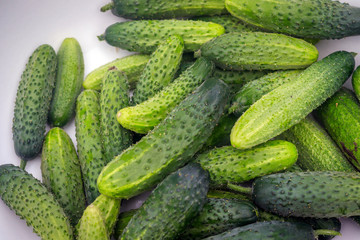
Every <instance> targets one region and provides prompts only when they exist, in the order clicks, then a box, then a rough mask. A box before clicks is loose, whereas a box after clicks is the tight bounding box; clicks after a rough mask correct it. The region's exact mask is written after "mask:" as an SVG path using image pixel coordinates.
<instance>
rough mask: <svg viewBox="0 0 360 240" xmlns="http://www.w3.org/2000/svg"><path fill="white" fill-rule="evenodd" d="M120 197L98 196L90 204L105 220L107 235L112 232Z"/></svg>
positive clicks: (118, 209) (118, 210)
mask: <svg viewBox="0 0 360 240" xmlns="http://www.w3.org/2000/svg"><path fill="white" fill-rule="evenodd" d="M120 203H121V200H120V199H115V198H110V197H107V196H105V195H100V196H98V197H97V198H96V199H95V201H94V202H93V203H92V205H94V206H96V207H97V208H98V209H99V210H100V213H101V216H102V218H103V219H104V220H105V226H106V229H107V232H108V233H109V235H111V234H112V232H113V229H114V226H115V224H116V220H117V218H118V216H119V212H120Z"/></svg>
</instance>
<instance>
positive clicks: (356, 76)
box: [351, 66, 360, 100]
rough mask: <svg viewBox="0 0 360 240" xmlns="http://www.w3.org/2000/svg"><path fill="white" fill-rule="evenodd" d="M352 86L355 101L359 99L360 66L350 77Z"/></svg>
mask: <svg viewBox="0 0 360 240" xmlns="http://www.w3.org/2000/svg"><path fill="white" fill-rule="evenodd" d="M351 83H352V86H353V89H354V92H355V94H356V97H357V99H358V100H359V99H360V66H359V67H357V68H356V70H355V71H354V73H353V76H352V81H351Z"/></svg>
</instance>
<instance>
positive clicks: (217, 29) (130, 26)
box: [102, 20, 225, 54]
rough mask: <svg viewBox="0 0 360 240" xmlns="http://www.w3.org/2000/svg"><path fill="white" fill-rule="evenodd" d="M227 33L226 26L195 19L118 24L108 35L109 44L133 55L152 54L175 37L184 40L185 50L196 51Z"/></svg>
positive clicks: (106, 32)
mask: <svg viewBox="0 0 360 240" xmlns="http://www.w3.org/2000/svg"><path fill="white" fill-rule="evenodd" d="M224 32H225V30H224V27H223V26H221V25H219V24H216V23H209V22H200V21H191V20H137V21H129V22H120V23H115V24H113V25H111V26H109V27H108V28H107V29H106V31H105V34H104V36H102V37H103V38H104V39H105V40H106V42H107V43H108V44H110V45H111V46H114V47H119V48H122V49H125V50H128V51H132V52H141V53H147V54H150V53H152V52H154V51H155V50H156V48H157V46H158V45H159V44H160V43H161V42H162V41H164V40H165V39H166V38H168V37H170V36H171V35H179V36H181V37H182V38H183V40H184V44H185V45H184V47H185V48H184V50H185V51H190V52H192V51H196V50H198V49H199V48H200V46H201V45H202V44H204V43H206V42H207V41H209V40H210V39H212V38H214V37H217V36H219V35H221V34H223V33H224Z"/></svg>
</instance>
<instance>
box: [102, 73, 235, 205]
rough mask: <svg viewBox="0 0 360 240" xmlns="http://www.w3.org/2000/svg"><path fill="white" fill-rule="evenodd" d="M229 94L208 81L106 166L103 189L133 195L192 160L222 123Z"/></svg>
mask: <svg viewBox="0 0 360 240" xmlns="http://www.w3.org/2000/svg"><path fill="white" fill-rule="evenodd" d="M228 94H229V89H228V86H227V85H226V84H225V83H224V82H222V81H219V80H216V79H209V80H206V81H205V82H204V83H203V84H202V85H201V86H200V87H199V88H197V90H196V91H195V92H194V93H193V94H191V95H190V96H188V97H187V98H186V99H185V100H184V101H182V102H181V103H180V104H179V105H178V106H177V107H175V109H174V110H173V111H172V112H171V113H170V114H169V115H168V116H167V117H166V119H165V120H164V121H163V122H161V123H160V124H159V125H158V126H157V127H155V129H154V130H153V131H151V132H150V133H149V134H148V135H146V136H145V137H143V138H142V139H141V140H140V141H139V142H137V143H136V144H135V145H133V146H132V147H130V148H128V149H127V150H125V151H124V152H123V153H122V154H121V155H119V156H117V157H116V158H115V159H114V160H113V161H111V162H110V163H109V164H108V165H107V166H106V167H105V168H104V169H103V171H102V172H101V174H100V176H99V178H98V187H99V190H100V192H101V193H103V194H105V195H107V196H112V197H115V198H124V199H127V198H130V197H132V196H135V195H137V194H139V193H141V192H143V191H145V190H148V189H150V188H151V187H153V186H154V185H156V184H157V183H159V182H160V181H161V180H162V179H164V178H165V177H166V176H167V175H168V174H169V173H170V172H173V171H175V170H176V169H178V168H179V167H181V166H183V165H184V164H186V163H187V162H188V161H190V160H191V159H190V158H191V157H192V156H193V155H194V154H195V153H196V152H197V151H199V150H200V149H201V147H202V146H203V144H204V143H205V141H206V140H207V138H208V137H209V136H210V134H211V132H212V129H213V128H214V127H215V125H216V123H217V122H218V120H219V118H220V116H221V114H222V112H223V111H224V107H225V104H226V102H227V100H228V99H227V98H228ZM154 159H156V161H154ZM139 166H141V168H139Z"/></svg>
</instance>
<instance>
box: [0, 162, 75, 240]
mask: <svg viewBox="0 0 360 240" xmlns="http://www.w3.org/2000/svg"><path fill="white" fill-rule="evenodd" d="M0 197H1V199H2V200H3V201H4V203H5V204H6V205H7V206H8V207H9V208H10V209H12V210H14V211H15V213H16V215H18V216H20V217H21V218H22V219H25V221H26V223H27V224H28V225H29V226H31V227H32V228H33V231H34V232H35V233H36V234H37V235H39V236H40V237H41V239H43V240H72V239H73V236H72V230H71V226H70V222H69V219H68V218H67V217H66V216H65V213H64V211H63V209H62V208H61V207H60V205H59V203H58V202H57V201H56V200H55V198H54V196H53V195H52V194H51V193H50V192H48V190H47V189H46V187H45V186H44V185H42V184H41V182H40V181H39V180H37V179H36V178H34V177H33V176H32V175H31V174H29V173H27V172H26V171H24V170H22V169H20V168H19V167H16V166H14V165H12V164H4V165H1V166H0Z"/></svg>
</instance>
